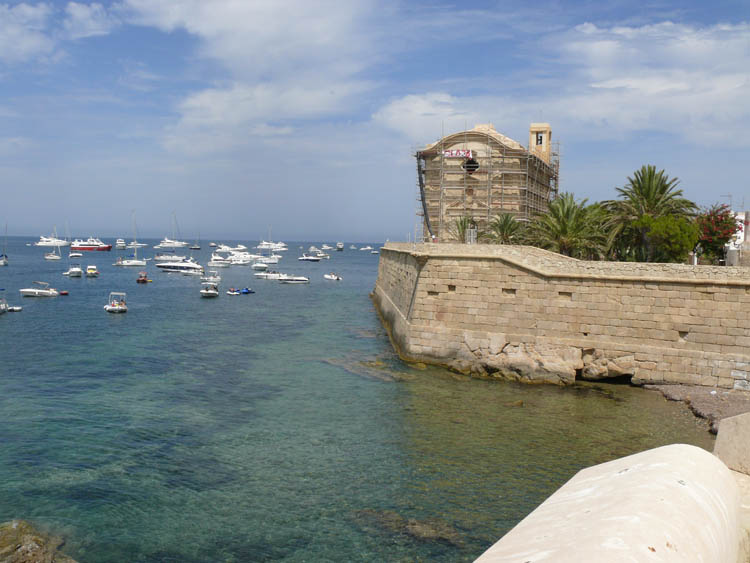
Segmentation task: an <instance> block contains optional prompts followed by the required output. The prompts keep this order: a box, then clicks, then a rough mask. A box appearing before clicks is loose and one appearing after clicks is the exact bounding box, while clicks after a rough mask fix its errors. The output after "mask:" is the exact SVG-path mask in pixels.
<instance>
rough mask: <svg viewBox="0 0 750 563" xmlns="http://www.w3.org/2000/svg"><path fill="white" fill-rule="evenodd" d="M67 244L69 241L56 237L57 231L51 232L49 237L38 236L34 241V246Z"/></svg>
mask: <svg viewBox="0 0 750 563" xmlns="http://www.w3.org/2000/svg"><path fill="white" fill-rule="evenodd" d="M68 245H70V241H69V240H65V239H61V238H57V233H53V235H52V236H49V237H45V236H40V237H39V240H38V241H37V242H35V243H34V246H68Z"/></svg>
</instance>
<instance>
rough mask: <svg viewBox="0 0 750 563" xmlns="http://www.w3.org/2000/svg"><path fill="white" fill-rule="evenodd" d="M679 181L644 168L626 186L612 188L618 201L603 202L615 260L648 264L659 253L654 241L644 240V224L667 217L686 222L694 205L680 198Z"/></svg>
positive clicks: (691, 214)
mask: <svg viewBox="0 0 750 563" xmlns="http://www.w3.org/2000/svg"><path fill="white" fill-rule="evenodd" d="M679 183H680V181H679V180H678V179H677V178H670V177H669V176H668V175H667V174H666V173H665V172H664V170H659V171H658V172H657V171H656V167H655V166H653V165H651V164H648V165H644V166H642V167H641V169H640V170H636V171H635V172H634V173H633V176H632V177H630V176H629V177H628V183H627V184H626V185H625V186H624V187H622V188H616V189H617V193H618V194H619V196H620V199H618V200H610V201H606V202H603V205H605V206H606V208H607V209H608V210H609V212H610V213H611V225H610V226H611V237H612V248H613V249H614V254H615V257H616V258H619V259H621V260H637V261H645V262H651V261H653V260H654V259H655V257H656V256H657V255H659V254H660V253H661V251H660V250H658V249H656V248H654V246H653V244H655V240H656V239H655V238H653V237H652V238H649V237H648V236H647V234H648V232H649V226H648V220H644V221H641V219H643V218H644V217H647V216H648V217H651V218H652V219H658V218H660V217H664V216H667V215H671V216H673V217H675V218H680V217H681V218H685V219H688V218H690V217H692V216H693V215H694V213H695V210H696V209H697V207H696V205H695V203H693V202H692V201H690V200H688V199H686V198H684V197H682V190H681V189H678V188H677V186H678V184H679Z"/></svg>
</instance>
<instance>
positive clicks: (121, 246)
mask: <svg viewBox="0 0 750 563" xmlns="http://www.w3.org/2000/svg"><path fill="white" fill-rule="evenodd" d="M115 248H117V249H118V250H124V249H125V248H127V244H125V239H124V238H118V239H117V240H116V241H115Z"/></svg>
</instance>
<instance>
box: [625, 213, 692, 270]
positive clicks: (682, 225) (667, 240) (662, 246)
mask: <svg viewBox="0 0 750 563" xmlns="http://www.w3.org/2000/svg"><path fill="white" fill-rule="evenodd" d="M633 226H634V227H635V228H637V229H638V230H639V232H645V233H646V234H645V237H646V241H647V243H648V246H649V248H651V249H652V255H651V260H650V262H684V261H685V260H686V259H687V257H688V253H689V252H690V251H691V250H693V248H695V244H696V243H697V242H698V235H699V230H698V225H697V224H696V223H695V222H694V221H691V220H690V219H687V218H685V217H677V216H675V215H662V216H661V217H656V218H654V217H651V216H650V215H644V216H643V217H641V218H640V219H638V221H636V222H635V223H634V224H633Z"/></svg>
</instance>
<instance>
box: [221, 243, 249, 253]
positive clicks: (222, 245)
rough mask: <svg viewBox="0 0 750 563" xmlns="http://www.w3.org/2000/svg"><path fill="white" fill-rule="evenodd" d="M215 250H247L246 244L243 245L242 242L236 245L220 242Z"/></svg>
mask: <svg viewBox="0 0 750 563" xmlns="http://www.w3.org/2000/svg"><path fill="white" fill-rule="evenodd" d="M216 250H217V252H244V251H245V250H247V246H245V245H244V244H238V245H237V246H229V245H226V244H220V245H219V247H218V248H217V249H216Z"/></svg>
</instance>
